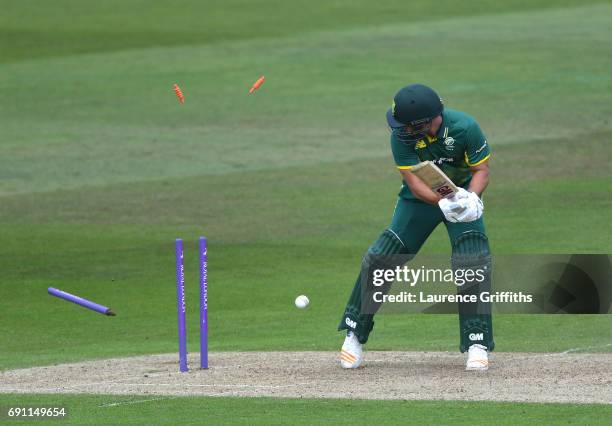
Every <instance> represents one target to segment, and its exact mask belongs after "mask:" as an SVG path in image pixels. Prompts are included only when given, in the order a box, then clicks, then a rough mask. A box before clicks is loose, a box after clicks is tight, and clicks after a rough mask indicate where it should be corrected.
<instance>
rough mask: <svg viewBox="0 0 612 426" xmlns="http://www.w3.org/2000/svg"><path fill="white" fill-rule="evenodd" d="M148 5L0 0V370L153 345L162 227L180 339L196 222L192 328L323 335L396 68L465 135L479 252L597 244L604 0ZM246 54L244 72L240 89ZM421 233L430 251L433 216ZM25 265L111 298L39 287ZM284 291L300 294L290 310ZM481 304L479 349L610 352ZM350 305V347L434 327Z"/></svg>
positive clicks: (397, 83) (504, 407)
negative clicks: (470, 140)
mask: <svg viewBox="0 0 612 426" xmlns="http://www.w3.org/2000/svg"><path fill="white" fill-rule="evenodd" d="M145 3H146V6H145ZM164 4H165V2H155V3H154V4H150V2H142V1H137V0H131V1H120V2H119V1H104V2H87V4H85V3H84V2H78V1H66V0H63V1H58V2H53V3H51V2H44V1H38V2H34V1H32V2H21V3H19V2H12V1H3V0H0V7H2V10H3V13H2V14H1V15H0V34H1V35H2V37H0V50H1V51H2V55H0V75H2V78H1V79H0V97H1V98H2V99H3V101H2V102H0V129H1V130H0V217H1V218H2V220H1V221H0V235H1V238H2V245H1V246H0V259H1V260H0V262H2V264H1V265H2V267H1V269H0V271H1V272H2V274H0V320H1V321H2V325H3V327H2V332H0V369H8V368H14V367H25V366H31V365H44V364H51V363H58V362H69V361H77V360H83V359H88V358H100V357H113V356H123V355H130V354H147V353H162V352H171V351H175V350H176V346H177V342H176V340H177V339H176V318H175V316H176V311H175V310H176V307H175V293H174V264H173V262H174V257H173V242H174V239H175V238H176V237H183V238H184V239H185V242H186V244H185V247H186V253H185V254H186V266H187V280H188V281H187V284H188V292H187V297H188V302H187V303H188V310H189V311H188V314H189V315H188V321H189V322H188V330H189V340H190V347H189V349H190V351H195V350H196V341H197V331H196V330H197V318H196V317H195V313H196V304H195V302H196V301H197V293H196V247H195V240H196V238H197V237H198V236H199V235H200V234H205V235H206V236H207V237H208V238H209V281H210V288H209V307H210V309H209V318H210V336H211V340H210V348H211V350H213V351H219V350H279V349H280V350H306V349H308V350H336V349H338V346H339V344H340V342H341V339H342V337H341V335H340V334H338V333H337V332H336V331H335V327H336V324H337V321H338V320H339V319H340V315H341V313H342V310H343V308H344V304H345V302H346V299H347V298H348V295H349V292H350V290H351V287H352V284H353V281H354V279H355V275H356V273H357V270H358V267H359V263H360V258H361V256H362V254H363V252H364V250H365V249H366V248H367V246H368V245H369V244H370V243H371V241H373V239H374V238H376V236H377V235H378V234H379V232H380V231H381V230H382V229H384V227H386V226H387V225H388V222H389V220H390V217H391V214H392V210H393V206H394V203H395V197H396V194H397V191H398V189H399V183H400V181H399V177H398V174H397V172H396V171H395V168H394V165H393V163H392V160H391V156H390V152H389V146H388V135H387V131H386V129H385V122H384V112H385V111H386V109H387V108H388V107H389V105H390V103H391V99H392V96H393V94H394V93H395V91H396V90H397V89H398V88H399V87H401V86H403V85H405V84H408V83H410V82H413V81H420V82H424V83H427V84H429V85H431V86H433V87H435V88H436V89H437V90H438V91H439V92H440V94H441V95H442V96H443V98H444V100H445V103H446V105H448V106H449V107H452V108H456V109H460V110H465V111H466V112H469V113H470V114H472V115H474V116H475V117H476V118H477V119H478V121H479V122H480V124H481V126H482V128H483V130H484V131H485V133H486V134H487V136H488V140H489V142H490V144H491V147H492V149H493V157H492V161H491V167H492V183H491V186H490V188H489V189H488V190H487V193H486V196H485V204H486V221H487V227H488V233H489V237H490V241H491V244H492V249H493V250H494V252H495V253H496V254H508V253H611V252H612V240H610V237H609V236H610V235H612V209H611V207H612V187H611V186H610V181H611V180H612V171H611V169H610V158H612V145H611V144H610V143H609V142H610V139H611V137H612V123H611V122H610V118H609V117H610V116H611V115H612V95H611V93H612V78H611V76H610V72H609V70H610V69H611V68H612V46H611V44H610V43H609V40H610V39H612V28H611V27H610V25H609V22H610V20H611V19H612V3H610V2H600V1H568V0H565V1H552V0H551V1H545V0H538V1H524V0H511V1H506V2H503V4H501V3H499V2H497V1H486V0H483V1H474V2H470V4H469V5H467V6H466V4H465V2H455V1H450V0H448V1H439V2H436V8H437V9H438V10H441V11H443V12H444V13H439V14H436V13H431V4H430V3H429V2H426V1H413V2H399V1H389V2H370V1H365V0H364V1H359V2H343V1H333V2H329V1H328V2H324V1H312V0H311V1H304V2H303V4H302V7H299V6H296V5H295V3H293V2H291V5H290V3H287V4H285V3H283V2H278V3H276V2H271V1H267V2H257V3H256V2H249V1H226V2H222V3H221V2H208V3H207V2H198V1H191V2H187V1H185V2H182V4H176V3H174V2H173V3H172V5H169V4H168V5H164ZM273 4H274V6H273V7H274V13H273V14H268V13H264V12H265V11H267V10H269V8H270V7H272V5H273ZM296 10H299V13H296ZM77 18H78V19H77ZM420 18H424V22H421V21H420ZM260 75H266V78H267V80H266V83H265V84H264V86H263V87H262V88H261V89H260V90H259V91H258V92H256V93H255V94H254V95H252V96H247V95H246V92H247V90H248V88H249V87H250V86H251V84H252V83H253V82H254V81H255V80H256V79H257V78H258V77H259V76H260ZM173 83H179V84H180V85H181V87H182V88H183V91H184V93H185V97H186V103H185V105H183V106H180V105H179V104H178V103H177V101H176V98H175V97H174V94H173V93H172V84H173ZM423 251H424V252H427V253H448V251H449V248H448V241H447V236H446V234H445V232H444V230H443V229H442V228H440V229H438V230H437V231H436V232H435V233H434V235H433V236H432V238H430V240H429V241H428V242H427V244H426V246H425V247H424V249H423ZM48 286H56V287H59V288H62V289H64V290H66V291H70V292H74V293H76V294H79V295H82V296H85V297H88V298H91V299H93V300H95V301H98V302H99V303H103V304H106V305H109V306H112V307H113V309H114V310H115V311H117V312H118V316H117V317H115V318H106V317H103V316H100V315H96V314H93V313H90V312H88V311H85V310H82V309H79V308H78V307H76V306H72V305H69V304H67V303H63V302H62V301H60V300H56V299H53V298H51V297H50V296H48V295H47V294H46V288H47V287H48ZM298 294H307V295H308V296H309V297H310V299H311V302H312V304H311V307H309V309H308V310H305V311H297V310H296V309H295V308H294V307H293V299H294V298H295V296H296V295H298ZM494 322H495V327H496V329H495V333H496V343H497V349H498V350H500V351H565V350H572V349H577V348H582V349H584V348H586V350H595V351H611V350H612V347H611V346H610V344H611V343H612V322H611V319H610V316H542V315H541V316H536V317H529V316H516V315H515V316H497V317H496V318H495V319H494ZM376 323H377V328H376V331H375V332H374V333H373V334H372V338H371V341H370V343H368V348H371V349H395V350H401V349H406V350H407V349H412V350H456V349H457V346H458V336H457V319H456V318H455V317H454V316H442V315H431V316H398V315H384V316H379V317H377V320H376ZM28 398H30V397H24V396H6V395H2V396H0V402H1V403H2V404H8V403H13V402H19V401H34V400H36V401H38V400H40V401H44V402H47V401H48V402H54V401H58V400H60V399H61V398H64V399H61V400H65V401H66V404H69V405H72V406H74V407H75V414H74V416H73V417H71V419H72V421H74V422H77V421H78V422H82V421H83V420H85V421H87V418H88V417H86V416H92V417H91V421H92V422H94V421H95V422H97V421H98V420H99V418H98V417H97V416H98V415H100V416H102V417H101V419H104V420H105V421H109V420H112V419H116V418H118V416H119V415H123V414H125V415H126V416H136V415H137V413H141V414H142V413H144V415H150V416H156V417H155V418H160V419H161V418H163V417H160V416H164V415H168V416H169V417H168V419H171V418H176V416H178V414H177V413H179V412H183V411H185V412H186V413H188V414H189V418H190V419H192V420H194V421H195V420H197V419H198V415H200V414H201V413H202V411H201V410H202V409H203V407H209V408H208V409H209V410H211V415H212V414H214V415H218V416H223V415H224V414H226V413H227V412H230V411H231V412H232V413H236V416H237V417H236V419H242V420H244V417H239V416H238V413H243V414H244V416H246V415H247V413H249V415H250V416H252V418H253V419H257V420H260V421H262V422H264V421H266V422H269V420H270V419H269V418H268V419H265V418H263V417H261V418H260V417H258V416H263V414H262V413H263V412H264V409H265V410H272V409H277V410H279V411H278V412H279V416H278V417H277V418H282V417H280V416H281V415H283V416H288V415H289V414H288V413H290V412H293V413H300V416H302V417H299V418H298V421H304V422H306V421H310V419H312V418H315V421H316V420H319V419H320V420H327V417H326V416H325V415H324V414H325V413H326V414H327V416H329V418H330V419H339V420H341V418H340V417H334V416H341V415H344V414H345V413H347V412H351V413H353V412H355V413H359V418H360V419H361V418H364V419H366V418H368V417H367V416H368V415H371V416H374V415H375V414H379V412H377V411H372V407H383V406H384V407H388V408H389V409H385V412H386V413H391V414H390V415H395V413H396V412H397V413H402V414H403V415H402V416H399V415H398V417H397V419H398V420H401V418H405V417H407V416H408V414H406V413H410V416H412V415H416V414H413V413H420V414H419V415H421V416H422V417H423V419H426V418H431V417H427V413H429V414H430V415H431V413H432V412H435V413H436V416H439V415H445V414H444V413H454V415H455V414H456V417H455V418H454V419H453V420H454V421H456V420H457V418H460V419H463V418H466V419H467V418H470V417H469V416H472V415H473V416H475V415H476V414H475V413H479V417H478V418H481V417H480V416H481V415H482V413H483V412H488V413H490V416H485V417H487V418H495V419H496V422H497V421H499V420H500V416H498V415H497V414H499V413H500V412H503V413H507V417H502V418H501V421H502V422H503V421H506V419H508V423H516V421H517V419H519V418H520V417H521V415H522V414H523V413H529V414H530V415H531V414H532V415H534V416H546V415H548V416H551V415H553V414H551V412H554V415H555V417H554V418H555V419H561V420H559V421H565V419H572V421H573V422H581V421H584V419H587V420H589V419H592V420H593V422H595V423H596V421H597V420H598V419H599V418H603V417H601V415H602V413H604V412H606V410H608V409H607V408H606V407H600V406H595V407H588V410H587V409H586V407H587V406H571V405H566V406H560V405H539V406H536V405H526V404H513V405H510V404H492V403H486V404H482V403H450V402H449V403H446V402H430V403H426V402H423V403H421V402H399V401H398V402H362V401H306V402H297V401H290V400H283V403H282V404H280V405H277V403H276V402H275V401H276V400H267V399H248V400H247V399H245V400H241V399H194V398H184V399H183V398H181V399H177V400H168V401H164V402H163V403H162V402H158V403H153V404H148V403H143V404H134V405H121V406H117V407H109V408H105V409H104V410H102V409H97V408H96V407H97V406H98V405H100V404H102V403H103V402H104V401H108V400H109V399H113V400H118V398H116V397H93V396H92V397H76V396H75V397H68V396H66V397H61V398H59V399H58V397H48V399H47V397H31V399H28ZM54 398H55V399H54ZM125 399H129V398H127V397H126V398H125ZM134 399H139V398H138V397H134ZM349 406H351V407H355V408H352V409H351V410H348V409H344V408H346V407H349ZM157 407H167V408H168V410H163V411H162V410H157ZM442 407H443V409H442ZM283 410H284V411H283ZM396 410H397V411H396ZM522 410H523V411H522ZM80 413H82V416H81V414H80ZM367 413H371V414H367ZM559 413H565V414H563V415H560V414H559ZM139 415H140V414H139ZM172 415H174V416H175V417H171V416H172ZM241 415H242V414H241ZM94 416H95V417H94ZM315 416H320V417H315ZM459 416H461V417H459ZM591 416H592V417H591ZM222 418H223V417H219V419H222ZM535 418H536V420H537V419H542V420H541V421H545V420H544V419H545V417H535ZM548 418H550V417H548ZM372 420H375V419H374V418H372ZM168 421H169V420H168ZM423 421H425V420H423ZM555 421H556V420H555ZM122 422H123V421H122ZM585 422H586V423H592V422H590V421H585Z"/></svg>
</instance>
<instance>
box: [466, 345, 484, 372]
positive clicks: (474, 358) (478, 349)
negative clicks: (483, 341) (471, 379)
mask: <svg viewBox="0 0 612 426" xmlns="http://www.w3.org/2000/svg"><path fill="white" fill-rule="evenodd" d="M465 369H466V370H467V371H486V370H488V369H489V355H488V354H487V348H486V347H485V346H482V345H472V346H470V349H468V359H467V363H466V364H465Z"/></svg>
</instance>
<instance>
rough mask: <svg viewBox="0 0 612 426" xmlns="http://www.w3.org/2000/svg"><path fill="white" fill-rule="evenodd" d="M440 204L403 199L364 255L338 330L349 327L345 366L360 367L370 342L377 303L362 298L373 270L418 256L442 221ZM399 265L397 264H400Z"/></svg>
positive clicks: (389, 266)
mask: <svg viewBox="0 0 612 426" xmlns="http://www.w3.org/2000/svg"><path fill="white" fill-rule="evenodd" d="M442 219H443V216H442V213H441V211H440V209H439V208H438V206H433V205H430V204H426V203H423V202H421V201H418V200H414V199H404V198H399V199H398V202H397V205H396V207H395V211H394V213H393V219H392V221H391V226H390V227H389V228H388V229H386V230H385V231H383V233H382V234H380V236H379V237H378V238H377V239H376V241H374V243H373V244H372V245H371V246H370V247H369V248H368V250H367V252H366V253H365V255H364V256H363V259H362V262H361V269H360V273H359V275H358V277H357V280H356V281H355V285H354V286H353V291H352V292H351V295H350V297H349V300H348V303H347V305H346V308H345V310H344V314H343V315H342V320H341V321H340V325H339V326H338V330H348V333H347V338H346V340H345V343H344V345H343V350H342V352H341V360H342V362H341V363H342V366H343V367H344V368H356V367H358V366H359V365H360V364H361V362H362V354H361V351H362V349H361V345H362V344H364V343H366V342H367V340H368V337H369V335H370V332H371V331H372V329H373V327H374V314H375V312H376V309H377V306H375V305H374V304H368V309H367V311H366V312H364V304H365V302H364V301H363V300H362V298H363V295H364V292H365V289H366V288H371V286H368V281H367V280H368V279H371V274H370V271H373V270H374V269H389V268H393V267H394V266H400V264H404V263H405V262H406V261H407V260H409V259H410V258H411V257H413V256H414V255H416V253H417V252H418V251H419V249H420V248H421V246H422V245H423V243H424V242H425V240H426V239H427V237H428V236H429V235H430V234H431V232H432V231H433V230H434V229H435V227H436V226H437V225H438V224H439V223H440V222H441V221H442ZM396 264H397V265H396Z"/></svg>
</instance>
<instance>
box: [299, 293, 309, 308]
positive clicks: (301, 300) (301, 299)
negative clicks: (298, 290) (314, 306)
mask: <svg viewBox="0 0 612 426" xmlns="http://www.w3.org/2000/svg"><path fill="white" fill-rule="evenodd" d="M309 303H310V300H308V298H307V297H306V296H304V295H301V296H298V297H296V298H295V306H296V307H297V308H300V309H304V308H305V307H306V306H308V304H309Z"/></svg>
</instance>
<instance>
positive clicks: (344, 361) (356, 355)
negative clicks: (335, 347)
mask: <svg viewBox="0 0 612 426" xmlns="http://www.w3.org/2000/svg"><path fill="white" fill-rule="evenodd" d="M362 364H363V345H362V344H361V343H359V340H358V339H357V336H356V335H355V333H353V332H352V331H349V332H348V333H346V338H345V339H344V344H343V345H342V350H340V365H341V366H342V368H360V367H363V365H362Z"/></svg>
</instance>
